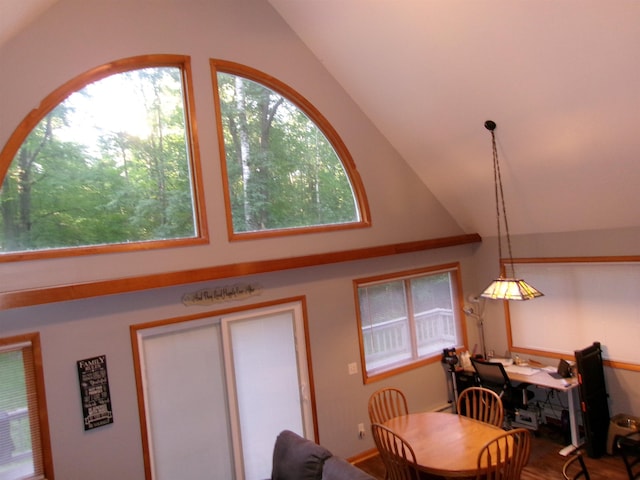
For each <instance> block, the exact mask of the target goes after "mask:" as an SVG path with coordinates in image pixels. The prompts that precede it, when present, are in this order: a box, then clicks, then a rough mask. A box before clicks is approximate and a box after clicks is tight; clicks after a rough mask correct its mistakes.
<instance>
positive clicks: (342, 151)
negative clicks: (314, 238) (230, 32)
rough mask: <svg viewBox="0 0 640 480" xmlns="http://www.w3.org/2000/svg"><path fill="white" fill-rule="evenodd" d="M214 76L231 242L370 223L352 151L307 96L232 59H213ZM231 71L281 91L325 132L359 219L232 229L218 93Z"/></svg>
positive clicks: (351, 227) (366, 203)
mask: <svg viewBox="0 0 640 480" xmlns="http://www.w3.org/2000/svg"><path fill="white" fill-rule="evenodd" d="M209 63H210V66H211V79H212V82H213V97H214V104H215V109H216V124H217V129H218V145H219V148H220V167H221V169H222V181H223V192H224V202H225V210H226V217H227V232H228V238H229V240H230V241H235V240H252V239H256V238H269V237H280V236H287V235H300V234H306V233H317V232H329V231H336V230H350V229H354V228H365V227H370V226H371V215H370V212H369V203H368V201H367V196H366V193H365V189H364V184H363V182H362V179H361V178H360V174H359V173H358V170H357V168H356V165H355V162H354V161H353V158H352V157H351V154H350V153H349V150H348V149H347V147H346V145H345V144H344V142H343V141H342V139H341V138H340V136H339V135H338V132H337V131H336V130H335V129H334V128H333V127H332V126H331V124H330V123H329V121H328V120H327V119H326V118H325V117H324V116H323V115H322V113H320V111H319V110H318V109H317V108H316V107H314V106H313V105H312V104H311V102H309V101H308V100H307V99H306V98H304V97H303V96H302V95H301V94H299V93H298V92H297V91H295V90H294V89H293V88H291V87H290V86H288V85H287V84H285V83H283V82H281V81H280V80H278V79H276V78H274V77H272V76H270V75H268V74H266V73H264V72H261V71H260V70H256V69H254V68H251V67H248V66H246V65H242V64H240V63H235V62H230V61H226V60H220V59H210V60H209ZM218 72H220V73H228V74H231V75H236V76H240V77H243V78H246V79H248V80H251V81H254V82H256V83H259V84H261V85H263V86H265V87H267V88H269V89H271V90H273V91H274V92H276V93H278V94H279V95H281V96H282V97H284V98H286V99H287V100H288V101H290V102H291V103H293V104H294V105H295V106H296V107H297V108H299V109H300V110H301V111H302V112H303V113H304V114H305V115H307V117H308V118H309V119H310V120H311V121H312V122H313V123H314V124H315V126H316V127H317V128H318V129H319V130H320V131H321V132H322V133H323V134H324V135H325V137H326V138H327V140H328V141H329V143H330V144H331V146H332V147H333V149H334V150H335V152H336V155H337V156H338V159H339V160H340V162H341V163H342V166H343V167H344V170H345V173H346V176H347V180H348V181H349V183H350V185H351V188H352V190H353V195H354V200H355V204H356V209H357V211H358V213H359V215H360V220H358V221H354V222H349V223H340V224H327V225H309V226H304V227H295V228H280V229H270V230H261V231H250V232H235V231H234V229H233V217H232V209H231V195H230V193H229V179H228V172H227V162H226V152H225V144H224V128H223V125H222V115H221V109H220V97H219V95H218V77H217V73H218Z"/></svg>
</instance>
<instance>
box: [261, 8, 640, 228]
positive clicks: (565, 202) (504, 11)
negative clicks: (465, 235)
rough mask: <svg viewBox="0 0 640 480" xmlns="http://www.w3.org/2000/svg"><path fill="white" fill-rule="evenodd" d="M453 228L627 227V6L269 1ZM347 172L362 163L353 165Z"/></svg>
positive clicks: (632, 27) (631, 158)
mask: <svg viewBox="0 0 640 480" xmlns="http://www.w3.org/2000/svg"><path fill="white" fill-rule="evenodd" d="M270 3H271V4H272V5H273V7H274V8H275V9H276V10H277V11H278V12H279V13H280V14H281V16H282V17H283V18H284V19H285V20H286V21H287V23H288V24H289V25H290V26H291V28H293V30H295V31H296V33H297V34H298V35H299V36H300V38H301V39H302V40H303V41H304V42H305V43H306V45H307V46H308V47H309V48H310V49H311V50H312V51H313V52H314V53H315V55H316V56H317V57H318V58H319V59H320V61H322V62H323V64H324V65H325V66H326V68H327V69H328V70H329V71H330V72H331V73H332V74H333V76H334V77H335V78H336V79H337V80H338V82H340V83H341V84H342V86H343V87H344V88H345V90H346V91H347V92H349V94H350V95H351V97H352V98H353V99H354V100H355V101H356V102H357V103H358V105H359V106H360V108H361V109H362V110H363V111H364V112H365V113H366V114H367V115H368V117H369V118H371V120H372V121H373V122H374V123H375V124H376V126H377V127H378V128H379V130H380V131H381V132H382V134H383V135H385V136H386V137H387V138H388V140H389V141H390V142H391V143H392V144H393V145H394V147H395V148H396V150H397V151H398V152H399V153H400V155H402V157H404V158H405V159H406V161H407V162H409V164H410V165H411V166H412V167H413V168H414V169H415V171H416V172H417V173H418V175H419V176H420V177H421V178H422V180H423V181H424V183H425V184H426V185H427V186H428V187H429V188H430V189H431V190H432V191H433V193H434V194H435V195H436V196H437V197H438V198H439V199H440V201H441V202H442V203H443V205H444V206H445V208H446V209H447V210H448V211H449V212H450V213H451V214H452V215H453V216H454V217H455V218H456V219H457V220H458V222H459V224H460V225H461V226H462V227H463V228H464V229H465V231H467V232H479V233H481V234H482V235H486V236H488V235H495V232H496V224H495V223H496V220H495V206H494V197H493V186H492V170H491V168H492V167H491V165H492V161H491V137H490V134H489V132H488V131H487V130H486V129H485V128H484V121H485V120H487V119H492V120H494V121H495V122H496V123H497V124H498V128H497V130H496V135H497V140H498V150H499V154H500V162H501V166H502V176H503V183H504V188H505V196H506V197H507V213H508V217H509V227H510V229H511V232H512V233H531V232H560V231H575V230H590V229H604V228H616V227H627V226H639V225H640V208H638V207H637V206H636V205H637V204H639V203H640V188H639V185H640V2H638V1H637V0H615V1H611V2H602V1H601V0H581V1H579V2H577V1H551V0H535V1H534V0H518V1H514V0H270ZM355 161H356V163H358V162H366V159H357V158H356V159H355Z"/></svg>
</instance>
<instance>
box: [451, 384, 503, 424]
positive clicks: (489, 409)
mask: <svg viewBox="0 0 640 480" xmlns="http://www.w3.org/2000/svg"><path fill="white" fill-rule="evenodd" d="M456 407H457V411H458V414H459V415H464V416H466V417H469V418H474V419H476V420H480V421H481V422H485V423H490V424H491V425H495V426H496V427H502V423H503V421H504V406H503V405H502V400H501V399H500V396H499V395H498V394H497V393H496V392H494V391H493V390H489V389H488V388H484V387H469V388H466V389H465V390H463V391H462V393H460V395H459V396H458V401H457V404H456Z"/></svg>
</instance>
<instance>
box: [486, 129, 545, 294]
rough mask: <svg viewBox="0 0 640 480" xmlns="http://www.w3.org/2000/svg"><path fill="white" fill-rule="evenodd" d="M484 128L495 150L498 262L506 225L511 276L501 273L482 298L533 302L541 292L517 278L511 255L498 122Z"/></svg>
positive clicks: (494, 171)
mask: <svg viewBox="0 0 640 480" xmlns="http://www.w3.org/2000/svg"><path fill="white" fill-rule="evenodd" d="M484 127H485V128H486V129H487V130H489V131H490V132H491V146H492V150H493V186H494V192H495V198H496V219H497V224H498V262H500V261H502V224H503V223H504V231H505V236H506V241H507V247H508V252H509V265H510V267H511V276H510V277H509V276H505V275H504V274H503V273H502V271H501V273H500V276H499V277H498V278H496V279H495V280H494V281H493V282H491V284H490V285H489V286H488V287H487V288H485V289H484V290H483V291H482V293H481V294H480V296H481V297H483V298H490V299H493V300H531V299H532V298H536V297H541V296H542V295H543V294H542V293H541V292H539V291H538V290H536V289H535V288H534V287H532V286H531V285H529V284H528V283H527V282H525V281H524V280H522V279H519V278H517V277H516V274H515V267H514V265H513V255H512V253H511V236H510V235H509V223H508V222H507V208H506V205H505V201H504V192H503V189H502V175H501V173H500V162H499V161H498V149H497V147H496V134H495V129H496V122H494V121H493V120H487V121H486V122H484ZM505 271H506V266H505Z"/></svg>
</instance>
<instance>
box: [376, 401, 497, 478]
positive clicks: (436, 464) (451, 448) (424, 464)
mask: <svg viewBox="0 0 640 480" xmlns="http://www.w3.org/2000/svg"><path fill="white" fill-rule="evenodd" d="M384 425H385V426H386V427H388V428H390V429H392V430H393V431H394V432H396V433H397V434H398V435H400V436H401V437H403V438H404V439H405V440H407V441H408V442H409V443H410V444H411V447H412V448H413V451H414V453H415V454H416V463H417V464H418V466H419V468H420V470H422V471H424V472H427V473H430V474H434V475H442V476H445V477H474V475H475V473H476V469H477V463H478V454H479V453H480V449H481V448H482V447H483V446H484V445H485V444H486V443H487V442H489V441H491V440H493V439H494V438H496V437H497V436H499V435H501V434H503V433H504V430H502V429H501V428H498V427H495V426H493V425H489V424H488V423H483V422H480V421H478V420H473V419H470V418H467V417H463V416H460V415H457V414H454V413H445V412H423V413H411V414H409V415H403V416H400V417H395V418H392V419H390V420H388V421H386V422H385V423H384Z"/></svg>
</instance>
